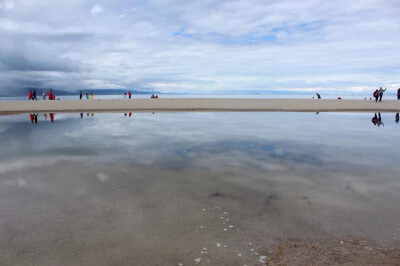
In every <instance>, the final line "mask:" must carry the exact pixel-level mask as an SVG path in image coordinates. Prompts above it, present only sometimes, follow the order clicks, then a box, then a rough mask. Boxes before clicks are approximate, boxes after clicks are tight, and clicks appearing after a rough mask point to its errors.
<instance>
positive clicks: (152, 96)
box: [150, 94, 158, 99]
mask: <svg viewBox="0 0 400 266" xmlns="http://www.w3.org/2000/svg"><path fill="white" fill-rule="evenodd" d="M150 98H151V99H158V95H154V94H152V95H151V97H150Z"/></svg>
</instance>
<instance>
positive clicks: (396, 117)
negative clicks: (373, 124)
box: [394, 113, 399, 124]
mask: <svg viewBox="0 0 400 266" xmlns="http://www.w3.org/2000/svg"><path fill="white" fill-rule="evenodd" d="M394 121H396V123H397V124H398V123H399V113H396V116H395V118H394Z"/></svg>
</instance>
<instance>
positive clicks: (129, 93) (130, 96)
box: [128, 91, 132, 99]
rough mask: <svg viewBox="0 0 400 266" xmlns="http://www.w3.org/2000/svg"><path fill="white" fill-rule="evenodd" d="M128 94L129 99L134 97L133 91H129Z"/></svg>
mask: <svg viewBox="0 0 400 266" xmlns="http://www.w3.org/2000/svg"><path fill="white" fill-rule="evenodd" d="M128 96H129V99H130V98H132V93H131V91H128Z"/></svg>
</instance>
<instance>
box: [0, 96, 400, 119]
mask: <svg viewBox="0 0 400 266" xmlns="http://www.w3.org/2000/svg"><path fill="white" fill-rule="evenodd" d="M124 111H132V112H208V111H210V112H400V101H396V100H383V101H382V102H375V101H374V100H332V99H329V100H327V99H321V100H317V99H254V98H252V99H246V98H240V99H238V98H213V99H211V98H164V99H131V100H129V99H94V100H86V99H83V100H59V101H57V100H56V101H48V100H46V101H43V100H39V101H27V100H26V101H0V115H7V114H16V113H29V112H36V113H49V112H54V113H56V112H70V113H76V112H124Z"/></svg>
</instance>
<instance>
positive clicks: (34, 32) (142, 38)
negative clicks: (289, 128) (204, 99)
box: [0, 0, 400, 95]
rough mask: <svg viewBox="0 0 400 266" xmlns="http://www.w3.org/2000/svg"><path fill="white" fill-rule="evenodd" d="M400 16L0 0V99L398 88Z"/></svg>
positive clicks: (383, 3)
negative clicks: (28, 91) (54, 92)
mask: <svg viewBox="0 0 400 266" xmlns="http://www.w3.org/2000/svg"><path fill="white" fill-rule="evenodd" d="M399 14H400V1H398V0H353V1H348V0H335V1H328V0H303V1H298V0H240V1H222V0H202V1H196V0H193V1H185V0H169V1H166V0H148V1H144V0H138V1H135V0H133V1H132V0H129V1H128V0H126V1H125V0H122V1H117V0H105V1H83V0H69V1H54V0H0V95H1V94H7V93H9V92H12V91H13V90H15V91H16V90H18V89H21V88H26V87H37V88H55V89H62V90H69V91H76V90H79V89H93V90H95V89H112V88H115V89H132V90H157V91H161V92H168V93H175V92H177V93H185V92H186V93H196V94H197V93H246V92H259V93H266V92H292V93H293V92H297V91H305V92H314V91H319V92H325V93H336V92H340V93H361V94H362V93H368V95H369V94H371V93H369V92H370V91H371V90H373V89H374V88H376V87H379V86H383V87H387V88H388V89H389V91H393V92H394V91H395V90H397V88H400V16H399ZM371 95H372V94H371Z"/></svg>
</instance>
